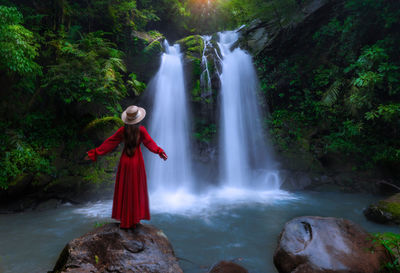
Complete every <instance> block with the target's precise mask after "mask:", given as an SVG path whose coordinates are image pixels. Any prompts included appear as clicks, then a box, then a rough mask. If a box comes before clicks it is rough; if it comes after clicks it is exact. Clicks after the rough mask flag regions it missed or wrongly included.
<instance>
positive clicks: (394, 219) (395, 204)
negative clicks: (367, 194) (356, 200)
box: [364, 193, 400, 225]
mask: <svg viewBox="0 0 400 273" xmlns="http://www.w3.org/2000/svg"><path fill="white" fill-rule="evenodd" d="M364 215H365V216H366V217H367V218H368V220H371V221H374V222H378V223H383V224H396V225H400V193H398V194H395V195H393V196H391V197H389V198H387V199H385V200H381V201H379V202H378V203H376V204H372V205H370V206H369V207H368V208H367V209H366V210H365V211H364Z"/></svg>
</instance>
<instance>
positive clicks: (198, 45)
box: [176, 35, 204, 60]
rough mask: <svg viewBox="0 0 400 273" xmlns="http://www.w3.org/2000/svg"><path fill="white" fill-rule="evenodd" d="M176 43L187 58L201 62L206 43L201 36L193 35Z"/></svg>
mask: <svg viewBox="0 0 400 273" xmlns="http://www.w3.org/2000/svg"><path fill="white" fill-rule="evenodd" d="M176 43H177V44H179V45H180V46H181V49H182V51H183V52H185V56H186V58H188V59H198V60H200V58H201V56H202V53H203V49H204V42H203V39H202V38H201V36H200V35H191V36H188V37H185V38H183V39H181V40H179V41H177V42H176Z"/></svg>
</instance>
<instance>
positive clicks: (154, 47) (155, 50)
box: [143, 41, 163, 57]
mask: <svg viewBox="0 0 400 273" xmlns="http://www.w3.org/2000/svg"><path fill="white" fill-rule="evenodd" d="M162 51H163V47H162V45H161V43H160V41H153V42H151V43H150V44H149V45H148V46H146V47H145V48H144V49H143V52H144V53H145V54H147V55H150V56H152V57H153V56H154V54H156V55H157V54H159V53H161V52H162Z"/></svg>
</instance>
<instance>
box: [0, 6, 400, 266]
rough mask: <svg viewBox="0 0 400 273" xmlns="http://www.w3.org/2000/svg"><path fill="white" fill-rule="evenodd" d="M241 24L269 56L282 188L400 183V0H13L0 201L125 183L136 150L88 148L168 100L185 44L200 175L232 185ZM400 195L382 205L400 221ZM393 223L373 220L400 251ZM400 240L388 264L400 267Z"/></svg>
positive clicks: (3, 204) (251, 44) (7, 34)
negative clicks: (229, 172)
mask: <svg viewBox="0 0 400 273" xmlns="http://www.w3.org/2000/svg"><path fill="white" fill-rule="evenodd" d="M232 30H236V33H238V35H239V38H238V39H237V41H235V42H234V43H232V44H231V45H229V48H228V49H229V50H232V52H234V50H235V49H238V48H240V49H243V50H244V51H245V52H246V54H249V55H250V56H251V58H252V61H253V63H254V68H255V72H256V76H257V84H258V86H259V87H258V88H257V94H256V96H257V99H256V101H257V107H259V108H260V109H261V110H260V116H259V117H257V120H258V121H259V122H260V126H261V127H262V132H263V137H264V140H265V142H266V143H268V147H269V148H268V149H267V148H265V149H259V150H258V151H257V153H259V154H267V153H268V154H271V158H273V161H274V162H276V166H277V167H276V169H278V170H279V179H280V186H279V187H278V188H280V189H281V190H285V191H294V192H297V191H303V190H307V191H312V192H314V191H316V192H323V193H322V195H318V197H315V198H317V199H318V200H319V201H316V202H317V203H316V206H318V204H323V203H324V201H323V199H324V198H326V200H330V201H331V202H333V203H334V202H335V200H336V199H340V198H341V197H331V196H329V197H328V196H326V197H323V196H324V194H325V193H326V192H330V191H333V192H335V193H336V192H338V193H341V194H344V195H345V196H347V197H343V198H344V199H346V198H348V200H351V199H352V197H351V195H348V194H365V195H368V196H370V198H371V199H368V200H367V199H363V198H364V197H360V198H361V199H362V200H364V201H365V202H367V203H368V202H370V201H376V202H378V201H379V200H378V199H379V198H382V194H383V195H384V194H388V195H389V194H390V195H392V194H396V193H399V192H400V172H399V170H400V1H397V0H246V1H244V0H76V1H72V0H42V1H39V0H29V1H28V0H0V86H1V89H0V96H1V100H0V113H1V115H0V213H2V214H12V215H13V214H15V213H18V212H24V211H30V210H35V209H38V208H40V209H41V208H42V206H43V204H45V205H44V206H47V205H49V206H50V207H59V206H61V205H62V204H65V203H68V204H72V205H81V204H84V203H86V202H89V201H90V202H96V201H99V200H103V199H107V198H109V196H112V192H113V183H114V178H115V171H116V166H117V164H118V161H119V156H120V154H119V152H120V151H121V147H120V148H118V149H117V150H116V151H114V152H112V153H111V154H110V155H109V156H107V157H102V158H100V159H99V160H98V162H96V163H95V164H90V163H88V162H87V161H85V160H84V157H85V155H86V152H87V151H88V150H90V149H92V148H94V147H97V146H99V145H100V144H101V143H102V142H103V141H104V140H105V139H106V138H107V137H109V136H110V135H111V134H112V132H113V131H115V130H116V129H118V128H119V127H121V126H123V122H122V121H121V119H120V116H121V112H123V111H124V110H125V108H126V107H127V106H129V105H131V104H138V105H142V106H145V107H146V108H147V109H149V111H148V115H149V116H150V115H151V113H152V112H154V111H153V110H154V109H155V108H156V106H155V105H154V106H151V103H150V102H151V101H152V100H153V99H154V98H155V93H154V91H153V89H155V87H154V86H155V85H156V84H155V80H154V76H155V75H156V73H157V71H158V70H159V67H160V62H161V61H160V59H161V58H162V56H163V54H165V53H166V51H167V48H168V46H169V45H173V44H177V45H179V47H180V50H181V52H182V60H183V72H184V86H185V90H186V91H185V92H186V95H187V100H188V107H189V108H188V109H189V110H190V111H189V113H188V114H187V115H188V119H189V121H190V122H189V128H188V132H189V136H190V145H189V146H190V148H188V149H189V150H190V158H191V160H192V161H193V166H194V169H197V171H194V176H197V177H201V179H203V180H207V181H211V182H210V183H211V184H218V183H219V182H218V179H217V178H216V177H218V175H219V173H218V171H217V170H216V169H218V168H215V166H217V167H218V166H219V164H220V161H219V159H218V158H219V156H220V155H221V154H222V153H223V152H222V150H221V148H220V144H221V137H220V135H221V134H222V133H223V130H222V129H221V128H222V123H221V115H222V114H221V113H220V112H219V111H220V110H219V109H220V107H221V105H222V104H223V102H222V99H221V92H222V91H221V90H224V89H223V88H224V87H223V84H224V83H223V81H222V79H221V75H222V73H221V71H222V72H223V69H224V66H223V64H221V63H220V61H219V60H221V59H223V58H224V56H226V55H224V50H223V47H221V43H222V42H221V34H219V33H223V32H224V31H232ZM205 37H206V38H205ZM207 37H208V38H207ZM219 39H220V40H219ZM167 41H168V46H167V45H166V42H167ZM204 58H205V61H204ZM161 60H162V59H161ZM205 69H206V70H205ZM173 99H177V98H172V100H173ZM166 100H167V99H164V101H166ZM243 100H244V99H243V98H242V101H243ZM225 115H226V114H225ZM150 118H151V117H150ZM150 118H149V119H150ZM150 120H151V119H150ZM146 122H147V123H146ZM145 124H146V126H147V125H149V126H150V122H149V121H145ZM171 130H174V128H171ZM149 133H150V134H151V133H152V132H151V131H149ZM247 133H249V132H247ZM242 140H243V139H242ZM155 141H157V139H155ZM243 141H244V140H243ZM258 147H261V146H258ZM262 147H264V146H262ZM165 149H166V151H167V153H168V148H167V147H165ZM232 156H233V155H232ZM255 161H257V160H255ZM274 166H275V165H274ZM274 168H275V167H274ZM147 170H148V171H149V169H147ZM307 194H308V193H307ZM313 194H314V193H311V195H312V196H314V195H313ZM307 198H308V197H307ZM312 198H314V197H312ZM357 198H358V197H357ZM396 198H397V199H396ZM396 198H394V199H392V200H391V202H389V203H379V204H380V206H381V207H384V211H385V213H386V212H387V213H389V214H390V217H389V218H390V219H389V220H388V221H389V222H391V223H395V225H398V224H399V223H400V197H399V196H397V197H396ZM49 200H50V203H49ZM346 200H347V199H346ZM393 200H394V201H393ZM330 201H327V202H330ZM364 201H362V202H364ZM51 202H53V203H51ZM319 202H320V203H319ZM346 202H347V201H346ZM349 202H350V201H349ZM380 202H383V201H380ZM384 202H386V201H384ZM363 204H364V203H363ZM338 206H339V205H338ZM360 206H361V207H362V205H360ZM361 207H360V208H359V210H360V211H361ZM285 210H286V209H285ZM288 210H289V209H288ZM338 210H341V211H345V210H346V209H345V208H343V209H341V208H340V209H338ZM328 211H329V209H328ZM332 211H333V210H332ZM249 213H250V212H249ZM252 213H253V212H252ZM257 213H258V212H257ZM335 213H336V212H335ZM382 213H383V212H382ZM250 214H251V213H250ZM257 215H258V214H257ZM370 215H372V216H371V217H372V218H379V217H380V216H376V214H374V213H373V212H371V213H370ZM295 216H298V215H295ZM326 216H328V215H326ZM349 217H352V216H349ZM386 218H387V217H386ZM386 218H385V219H386ZM379 219H380V218H379ZM379 219H378V220H379ZM360 221H361V220H360ZM362 221H364V220H362ZM379 221H380V220H379ZM379 221H378V222H379ZM385 221H386V220H382V221H380V222H381V223H385ZM168 223H170V222H168ZM386 223H387V221H386ZM157 224H159V225H160V223H158V222H157ZM161 225H162V222H161ZM168 225H169V224H168ZM168 225H167V226H168ZM168 227H169V226H168ZM397 227H398V226H397ZM392 228H393V227H390V228H388V230H387V231H394V232H393V233H383V232H385V231H386V230H385V229H384V228H381V229H374V228H371V230H374V231H375V230H376V231H379V232H380V233H377V234H376V236H377V238H378V239H377V240H380V241H381V242H384V243H385V242H386V248H387V249H389V250H390V251H392V250H393V249H394V248H395V247H397V251H398V246H399V242H400V236H399V234H398V232H397V231H396V230H395V229H394V228H393V229H392ZM167 229H168V228H167ZM0 231H1V229H0ZM379 234H380V235H379ZM385 234H386V235H385ZM380 236H381V237H380ZM385 236H386V237H385ZM385 240H386V241H385ZM178 245H179V243H178ZM179 247H180V246H179ZM178 252H179V251H178ZM391 253H392V257H395V258H393V259H392V260H391V262H389V263H388V264H387V268H391V269H390V270H393V271H388V272H399V271H400V263H399V255H398V252H397V254H396V253H394V252H391ZM198 255H199V256H201V254H198ZM204 263H206V262H204ZM255 268H256V267H255ZM387 270H389V269H387ZM396 270H397V271H396ZM0 272H1V259H0ZM7 272H12V271H7ZM15 272H19V271H15ZM38 272H39V271H38ZM55 272H56V271H55ZM60 272H61V271H60ZM187 272H200V271H187ZM251 272H260V271H257V269H253V271H251ZM262 272H264V271H262ZM265 272H269V271H265ZM271 272H272V271H271ZM279 272H285V271H281V270H280V269H279ZM288 272H290V271H288Z"/></svg>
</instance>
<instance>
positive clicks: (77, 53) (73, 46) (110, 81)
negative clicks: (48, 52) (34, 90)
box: [42, 32, 126, 107]
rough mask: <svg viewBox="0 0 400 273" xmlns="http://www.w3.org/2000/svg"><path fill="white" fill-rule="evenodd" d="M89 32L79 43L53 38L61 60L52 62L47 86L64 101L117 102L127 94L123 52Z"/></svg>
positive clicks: (99, 36) (68, 102) (52, 42)
mask: <svg viewBox="0 0 400 273" xmlns="http://www.w3.org/2000/svg"><path fill="white" fill-rule="evenodd" d="M103 35H104V34H103V33H101V32H95V33H89V34H87V35H85V36H84V37H83V39H81V40H79V41H78V42H77V43H71V42H69V41H66V40H65V39H63V38H62V37H61V39H57V40H53V41H50V42H49V43H50V44H52V45H53V46H54V47H55V50H56V54H57V55H58V57H57V63H56V64H54V65H51V66H49V70H48V72H47V75H46V77H45V79H44V84H43V86H42V87H43V88H46V89H47V90H48V92H49V93H50V94H51V95H53V96H57V97H58V98H60V99H61V100H62V101H63V102H64V103H66V104H70V103H72V102H92V103H98V104H103V105H105V106H111V107H113V106H115V105H116V104H117V103H118V101H119V100H120V99H122V98H123V97H125V95H126V87H125V85H124V84H123V80H122V75H121V73H122V72H125V71H126V68H125V65H124V62H123V60H122V59H121V57H122V52H120V51H119V50H117V49H115V45H113V44H112V43H110V42H109V41H108V40H107V39H105V38H103V37H102V36H103Z"/></svg>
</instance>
